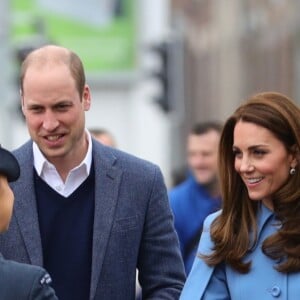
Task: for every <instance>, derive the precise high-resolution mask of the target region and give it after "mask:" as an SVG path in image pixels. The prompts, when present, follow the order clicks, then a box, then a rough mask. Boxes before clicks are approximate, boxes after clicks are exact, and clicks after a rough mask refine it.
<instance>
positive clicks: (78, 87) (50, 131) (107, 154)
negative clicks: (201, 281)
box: [0, 45, 185, 300]
mask: <svg viewBox="0 0 300 300" xmlns="http://www.w3.org/2000/svg"><path fill="white" fill-rule="evenodd" d="M21 102H22V111H23V113H24V116H25V119H26V123H27V127H28V130H29V133H30V136H31V140H30V141H29V142H27V143H26V144H25V145H23V146H21V147H20V148H19V149H17V150H16V151H15V152H14V154H15V156H16V157H17V159H18V161H19V163H20V166H21V176H20V179H19V180H18V181H17V182H15V183H13V184H12V188H13V190H14V193H15V199H16V200H15V208H14V216H13V220H12V223H11V226H10V229H9V230H8V232H7V233H6V234H5V235H4V236H2V237H0V251H2V253H3V254H4V256H5V257H7V258H11V259H15V260H18V261H21V262H27V263H31V264H35V265H39V266H44V267H45V268H46V269H47V270H48V271H49V273H50V275H51V277H52V279H53V286H54V288H55V290H56V293H57V295H58V297H59V299H60V300H87V299H91V300H92V299H93V300H98V299H104V300H105V299H107V300H118V299H120V300H126V299H134V298H135V280H136V269H138V271H139V283H140V285H141V287H142V293H143V299H178V298H179V294H180V292H181V289H182V287H183V283H184V280H185V274H184V268H183V263H182V259H181V256H180V250H179V244H178V239H177V236H176V233H175V231H174V227H173V218H172V213H171V210H170V208H169V201H168V198H167V191H166V187H165V184H164V181H163V177H162V174H161V171H160V170H159V168H158V167H157V166H156V165H154V164H152V163H150V162H146V161H143V160H141V159H138V158H136V157H133V156H131V155H129V154H126V153H124V152H121V151H119V150H117V149H113V148H110V147H106V146H104V145H102V144H100V143H99V142H97V141H95V140H94V139H92V138H91V135H90V133H89V132H88V131H87V130H86V129H85V111H87V110H89V108H90V103H91V95H90V90H89V87H88V85H87V84H86V82H85V76H84V70H83V66H82V63H81V61H80V59H79V57H78V56H77V55H76V54H75V53H73V52H72V51H70V50H68V49H66V48H62V47H58V46H54V45H48V46H44V47H41V48H39V49H37V50H34V51H33V52H31V53H30V54H29V55H28V56H27V58H26V59H25V61H24V62H23V64H22V67H21Z"/></svg>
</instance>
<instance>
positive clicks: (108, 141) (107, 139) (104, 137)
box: [89, 127, 117, 147]
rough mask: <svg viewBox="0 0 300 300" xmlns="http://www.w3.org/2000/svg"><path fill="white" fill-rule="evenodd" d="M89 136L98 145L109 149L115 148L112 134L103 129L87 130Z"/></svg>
mask: <svg viewBox="0 0 300 300" xmlns="http://www.w3.org/2000/svg"><path fill="white" fill-rule="evenodd" d="M89 132H90V133H91V135H92V136H93V137H94V138H95V139H96V140H97V141H99V142H100V143H102V144H103V145H106V146H110V147H117V143H116V140H115V138H114V137H113V135H112V133H111V132H110V131H108V130H107V129H104V128H94V127H93V128H89Z"/></svg>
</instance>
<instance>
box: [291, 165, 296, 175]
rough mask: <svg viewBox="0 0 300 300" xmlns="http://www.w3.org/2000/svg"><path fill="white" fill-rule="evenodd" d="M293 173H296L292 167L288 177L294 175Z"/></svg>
mask: <svg viewBox="0 0 300 300" xmlns="http://www.w3.org/2000/svg"><path fill="white" fill-rule="evenodd" d="M295 173H296V169H295V168H293V167H292V168H291V169H290V175H294V174H295Z"/></svg>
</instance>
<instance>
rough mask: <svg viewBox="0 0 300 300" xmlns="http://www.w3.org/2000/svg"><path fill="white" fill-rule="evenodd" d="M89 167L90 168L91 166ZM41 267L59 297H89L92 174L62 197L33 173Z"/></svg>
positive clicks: (69, 299) (83, 299)
mask: <svg viewBox="0 0 300 300" xmlns="http://www.w3.org/2000/svg"><path fill="white" fill-rule="evenodd" d="M92 169H93V168H92ZM34 180H35V191H36V199H37V209H38V216H39V225H40V232H41V239H42V248H43V259H44V267H45V268H46V270H47V271H48V272H49V273H50V275H51V277H52V280H53V284H52V285H53V287H54V289H55V291H56V294H57V296H58V298H59V299H60V300H86V299H89V293H90V282H91V262H92V237H93V220H94V202H95V197H94V191H95V184H94V182H95V178H94V172H93V170H91V173H90V175H89V177H88V178H87V179H86V180H85V181H84V182H83V183H82V184H81V185H80V187H79V188H78V189H77V190H76V191H74V192H73V193H72V194H71V195H70V196H69V197H67V198H65V197H63V196H61V195H60V194H58V193H57V192H56V191H54V190H53V189H52V188H51V187H50V186H49V185H48V184H47V183H45V182H44V181H43V180H42V179H41V178H40V177H39V176H38V175H37V174H36V173H35V179H34Z"/></svg>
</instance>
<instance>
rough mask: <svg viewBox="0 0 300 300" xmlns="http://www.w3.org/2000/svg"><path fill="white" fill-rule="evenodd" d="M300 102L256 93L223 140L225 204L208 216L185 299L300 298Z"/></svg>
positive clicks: (231, 121)
mask: <svg viewBox="0 0 300 300" xmlns="http://www.w3.org/2000/svg"><path fill="white" fill-rule="evenodd" d="M299 159H300V108H299V107H298V106H297V105H296V104H295V103H294V102H293V101H292V100H290V99H289V98H288V97H286V96H285V95H282V94H279V93H274V92H266V93H259V94H256V95H253V96H252V97H250V99H248V101H246V102H245V103H243V104H242V105H240V106H239V107H238V108H237V110H236V111H235V112H234V113H233V114H232V116H230V117H229V118H228V120H227V121H226V122H225V124H224V129H223V132H222V135H221V139H220V146H219V159H218V161H219V174H220V184H221V189H222V191H221V193H222V201H223V206H222V210H220V211H219V212H217V213H213V214H211V215H210V216H208V217H207V219H206V220H205V222H204V230H203V233H202V236H201V240H200V243H199V248H198V252H197V257H196V259H195V261H194V265H193V267H192V271H191V272H190V274H189V277H188V279H187V281H186V284H185V287H184V289H183V292H182V295H181V297H180V299H182V300H190V299H205V300H216V299H223V300H248V299H284V300H287V299H299V295H300V256H299V251H300V250H299V249H300V238H299V234H300V222H299V217H300V172H299Z"/></svg>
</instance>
